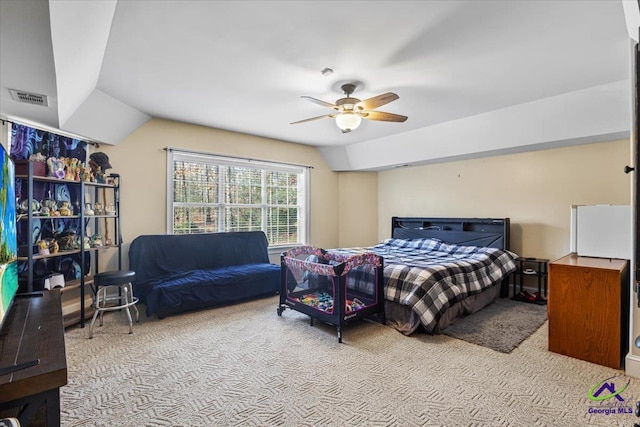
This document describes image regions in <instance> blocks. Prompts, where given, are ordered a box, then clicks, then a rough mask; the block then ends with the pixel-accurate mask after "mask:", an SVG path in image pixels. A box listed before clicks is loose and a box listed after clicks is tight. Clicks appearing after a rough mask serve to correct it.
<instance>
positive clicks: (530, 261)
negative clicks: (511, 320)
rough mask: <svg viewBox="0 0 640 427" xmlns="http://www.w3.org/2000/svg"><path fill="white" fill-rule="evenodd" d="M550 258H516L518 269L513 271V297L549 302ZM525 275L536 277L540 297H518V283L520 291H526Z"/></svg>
mask: <svg viewBox="0 0 640 427" xmlns="http://www.w3.org/2000/svg"><path fill="white" fill-rule="evenodd" d="M548 265H549V260H548V259H543V258H523V257H521V258H516V271H515V272H514V273H513V299H516V300H518V301H524V302H531V303H534V304H541V305H544V304H546V303H547V300H546V297H547V279H548V275H549V271H548V268H549V267H548ZM525 277H535V278H536V279H537V285H538V298H536V299H535V300H532V301H529V300H526V299H520V298H518V294H517V293H516V292H518V290H517V288H518V284H519V285H520V292H521V293H522V292H523V291H524V281H525Z"/></svg>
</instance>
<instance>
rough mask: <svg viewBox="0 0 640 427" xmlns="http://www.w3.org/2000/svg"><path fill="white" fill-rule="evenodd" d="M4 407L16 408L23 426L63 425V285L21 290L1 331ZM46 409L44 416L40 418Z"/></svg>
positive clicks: (0, 384) (1, 410)
mask: <svg viewBox="0 0 640 427" xmlns="http://www.w3.org/2000/svg"><path fill="white" fill-rule="evenodd" d="M21 364H26V365H30V364H31V365H32V366H28V367H26V368H23V369H18V370H15V371H14V372H10V373H6V374H0V413H1V414H5V413H6V412H7V411H12V412H13V416H15V417H17V418H18V419H19V420H20V423H21V425H22V426H29V425H35V424H39V423H40V421H44V423H45V424H46V425H47V426H59V425H60V387H62V386H64V385H65V384H67V358H66V355H65V346H64V326H63V321H62V306H61V301H60V291H59V290H52V291H44V292H42V293H36V294H34V295H30V296H16V298H15V299H14V301H13V305H12V307H11V309H10V312H9V315H8V317H7V319H6V320H5V323H4V325H3V326H2V331H0V370H4V369H5V368H9V369H11V368H12V367H14V366H15V365H21ZM43 413H44V420H41V419H40V418H42V414H43Z"/></svg>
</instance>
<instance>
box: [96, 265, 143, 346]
mask: <svg viewBox="0 0 640 427" xmlns="http://www.w3.org/2000/svg"><path fill="white" fill-rule="evenodd" d="M135 278H136V273H135V271H128V270H115V271H103V272H102V273H98V274H96V275H95V276H93V285H92V288H93V292H94V296H93V308H94V309H95V312H94V313H93V318H92V319H91V324H90V325H89V338H93V324H94V323H95V322H96V318H97V317H98V316H100V326H102V324H103V321H102V318H103V315H104V312H105V311H113V310H125V311H126V313H127V319H128V320H129V333H130V334H132V333H133V319H132V318H131V312H130V311H129V307H133V310H134V311H135V313H136V322H138V321H139V320H140V313H139V312H138V309H137V308H136V303H137V302H138V298H136V297H134V296H133V281H134V280H135ZM116 289H117V291H118V293H117V294H114V293H113V292H112V291H114V290H116Z"/></svg>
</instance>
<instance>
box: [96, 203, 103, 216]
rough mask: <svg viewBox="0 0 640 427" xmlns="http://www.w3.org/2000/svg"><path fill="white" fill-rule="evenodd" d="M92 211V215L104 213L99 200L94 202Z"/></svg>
mask: <svg viewBox="0 0 640 427" xmlns="http://www.w3.org/2000/svg"><path fill="white" fill-rule="evenodd" d="M93 213H94V215H104V214H105V212H104V207H103V206H102V203H100V202H95V203H94V204H93Z"/></svg>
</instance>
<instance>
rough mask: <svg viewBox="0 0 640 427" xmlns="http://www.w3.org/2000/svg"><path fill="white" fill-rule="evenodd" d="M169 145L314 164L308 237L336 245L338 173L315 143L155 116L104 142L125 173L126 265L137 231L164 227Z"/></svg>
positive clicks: (315, 242)
mask: <svg viewBox="0 0 640 427" xmlns="http://www.w3.org/2000/svg"><path fill="white" fill-rule="evenodd" d="M168 146H171V147H179V148H183V149H190V150H196V151H203V152H209V153H215V154H222V155H231V156H243V157H250V158H254V159H260V160H273V161H279V162H289V163H296V164H303V165H309V166H312V167H313V169H311V171H310V188H311V235H310V243H311V244H313V245H316V246H319V247H323V248H333V247H337V246H338V244H339V237H338V226H339V224H338V222H339V221H338V173H336V172H332V171H331V170H329V169H328V167H327V165H326V164H325V162H324V159H323V158H322V156H321V154H320V152H319V151H318V150H317V149H316V148H314V147H310V146H305V145H300V144H291V143H287V142H283V141H277V140H273V139H268V138H261V137H257V136H251V135H245V134H239V133H234V132H227V131H223V130H218V129H211V128H207V127H202V126H196V125H190V124H185V123H180V122H174V121H169V120H163V119H155V118H154V119H151V120H150V121H148V122H147V123H146V124H145V125H143V126H142V127H140V128H139V129H138V130H136V131H135V132H134V133H132V134H131V135H130V136H129V137H128V138H127V139H125V140H124V141H123V142H121V143H120V144H118V145H117V146H111V147H110V146H101V147H100V150H101V151H104V152H105V153H107V155H108V156H109V159H110V161H111V164H112V165H113V172H117V173H119V174H120V175H121V180H122V198H121V205H122V206H121V216H122V231H123V239H124V242H125V245H124V251H123V254H124V256H123V261H124V265H125V266H127V265H128V261H127V254H128V244H129V243H130V242H131V241H132V240H133V239H134V238H135V237H136V236H138V235H141V234H164V233H165V232H166V169H167V167H166V152H165V150H164V148H165V147H168ZM347 181H349V180H347ZM374 229H375V223H374ZM374 233H375V231H374Z"/></svg>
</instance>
